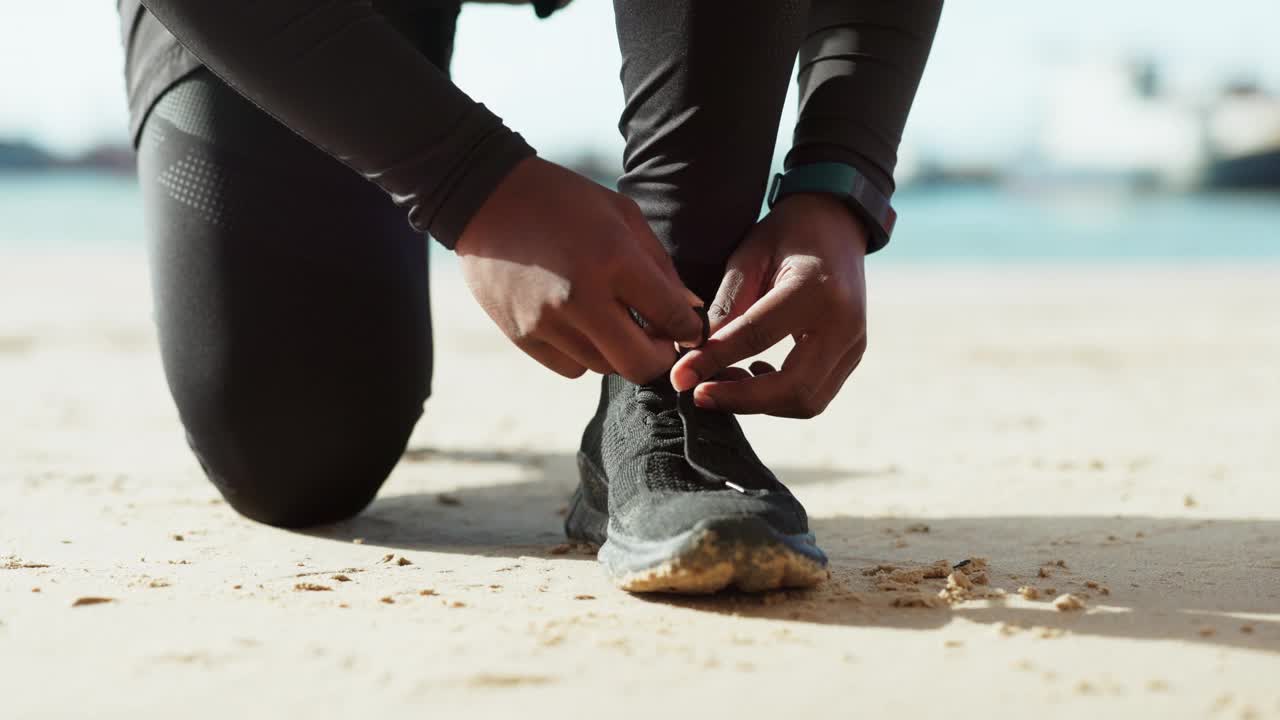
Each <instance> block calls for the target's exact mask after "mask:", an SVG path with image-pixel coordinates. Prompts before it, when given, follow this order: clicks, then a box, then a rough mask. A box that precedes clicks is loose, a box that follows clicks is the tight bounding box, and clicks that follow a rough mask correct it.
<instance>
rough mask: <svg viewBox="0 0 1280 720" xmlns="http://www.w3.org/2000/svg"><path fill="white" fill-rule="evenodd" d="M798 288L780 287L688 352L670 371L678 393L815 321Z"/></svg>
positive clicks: (791, 286)
mask: <svg viewBox="0 0 1280 720" xmlns="http://www.w3.org/2000/svg"><path fill="white" fill-rule="evenodd" d="M799 288H800V286H799V285H779V286H776V287H774V288H773V289H772V290H770V291H769V292H767V293H765V295H764V297H762V298H760V300H759V301H757V302H756V303H755V304H753V305H752V306H751V307H750V308H748V309H747V311H746V312H744V313H742V315H740V316H739V317H737V318H736V319H734V320H733V321H732V322H730V323H729V324H728V325H725V326H724V327H722V328H720V330H719V331H718V332H717V333H716V334H715V335H713V336H711V339H710V340H708V341H707V344H706V345H704V346H702V347H701V348H700V349H698V350H693V351H691V352H688V353H686V354H685V355H684V356H683V357H681V358H680V360H679V361H678V362H677V363H676V366H675V367H674V368H672V370H671V382H672V384H673V385H675V388H676V390H682V391H683V390H688V389H689V388H691V387H693V386H695V385H697V384H698V383H699V382H701V381H703V380H705V379H707V378H709V377H711V376H713V375H715V374H716V373H718V372H720V371H721V370H723V369H724V368H727V367H729V366H730V365H732V364H734V363H736V362H738V361H739V360H744V359H746V358H749V357H752V356H755V355H759V354H760V353H762V352H764V351H766V350H768V349H769V348H771V347H773V346H774V345H776V344H777V343H778V342H779V341H780V340H782V339H783V338H785V337H787V336H788V335H791V334H792V333H794V332H796V331H797V328H799V327H802V326H803V325H805V324H807V323H809V322H811V321H812V318H810V317H807V314H808V313H806V308H805V307H804V303H802V302H801V301H800V296H799V294H798V290H799Z"/></svg>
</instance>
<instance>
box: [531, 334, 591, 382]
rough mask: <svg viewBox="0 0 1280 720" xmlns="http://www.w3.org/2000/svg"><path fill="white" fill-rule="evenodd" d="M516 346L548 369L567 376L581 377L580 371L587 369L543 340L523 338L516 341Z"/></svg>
mask: <svg viewBox="0 0 1280 720" xmlns="http://www.w3.org/2000/svg"><path fill="white" fill-rule="evenodd" d="M516 347H518V348H520V349H521V350H523V351H524V352H525V354H526V355H528V356H529V357H531V358H533V359H534V360H537V361H538V362H540V363H542V365H543V366H544V367H546V368H547V369H548V370H551V371H552V372H555V373H558V374H560V375H563V376H565V377H567V378H570V379H572V378H577V377H582V373H584V372H586V371H587V368H586V367H584V366H583V365H582V364H580V363H578V362H575V361H573V360H572V359H570V358H569V357H568V356H567V355H565V354H564V353H562V352H560V351H559V350H557V349H555V348H553V347H551V346H550V345H548V344H546V343H544V342H540V341H538V340H524V341H521V342H518V343H516Z"/></svg>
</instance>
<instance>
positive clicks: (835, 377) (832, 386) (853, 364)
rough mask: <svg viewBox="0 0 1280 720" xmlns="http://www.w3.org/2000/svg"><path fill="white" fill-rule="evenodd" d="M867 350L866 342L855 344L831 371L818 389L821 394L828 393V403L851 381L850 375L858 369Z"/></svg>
mask: <svg viewBox="0 0 1280 720" xmlns="http://www.w3.org/2000/svg"><path fill="white" fill-rule="evenodd" d="M865 351H866V344H865V343H862V344H859V345H855V346H854V347H852V348H850V349H849V352H847V353H845V355H844V357H843V358H841V359H840V362H838V363H836V367H835V369H834V370H832V371H831V374H830V375H828V376H827V379H826V381H825V382H824V383H823V385H822V387H821V388H819V389H818V394H819V395H826V396H827V397H828V398H829V399H828V403H829V402H830V401H831V400H834V399H835V397H836V395H839V394H840V390H841V389H842V388H843V387H844V385H845V383H846V382H848V381H849V376H850V375H852V374H853V371H854V370H857V369H858V365H860V364H861V363H862V355H863V353H864V352H865Z"/></svg>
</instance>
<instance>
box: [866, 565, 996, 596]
mask: <svg viewBox="0 0 1280 720" xmlns="http://www.w3.org/2000/svg"><path fill="white" fill-rule="evenodd" d="M989 573H990V569H989V561H988V560H987V559H986V558H969V559H967V560H964V561H961V562H959V563H957V564H956V565H954V566H952V565H951V564H950V563H948V562H947V561H946V560H935V561H934V562H932V563H930V564H928V565H917V566H908V567H900V566H897V565H890V564H879V565H874V566H872V567H869V568H866V569H864V570H863V571H862V574H863V576H865V577H872V578H874V579H875V585H876V588H877V589H878V590H880V591H882V592H886V593H892V594H893V596H892V598H891V599H890V601H889V604H890V606H891V607H898V608H936V607H942V606H944V605H951V604H955V603H960V602H964V601H966V600H979V599H985V598H992V597H1003V596H1004V594H1005V593H1004V591H1003V590H1000V589H990V588H987V587H986V586H987V585H989V584H990V574H989ZM929 580H935V581H936V580H946V583H945V584H944V585H943V586H942V587H940V588H938V587H937V586H936V585H932V584H926V581H929ZM934 588H937V589H936V590H935V589H934Z"/></svg>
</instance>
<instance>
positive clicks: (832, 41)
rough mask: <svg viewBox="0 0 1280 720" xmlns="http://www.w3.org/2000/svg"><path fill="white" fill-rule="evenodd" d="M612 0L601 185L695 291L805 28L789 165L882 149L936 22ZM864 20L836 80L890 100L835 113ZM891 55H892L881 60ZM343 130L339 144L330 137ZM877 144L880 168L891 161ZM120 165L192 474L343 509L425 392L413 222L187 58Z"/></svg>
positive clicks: (421, 279) (764, 162) (448, 24)
mask: <svg viewBox="0 0 1280 720" xmlns="http://www.w3.org/2000/svg"><path fill="white" fill-rule="evenodd" d="M615 4H616V8H617V11H618V23H617V24H618V28H617V29H618V35H619V38H620V42H621V46H622V52H623V58H624V63H623V73H622V81H623V86H624V90H625V92H626V96H627V107H626V110H625V112H624V116H623V120H622V123H621V127H622V130H623V134H624V135H625V136H626V139H627V154H626V159H625V169H626V174H625V175H624V176H623V178H622V179H621V181H620V187H621V189H622V190H623V191H624V192H626V193H628V194H629V195H631V196H632V197H633V198H635V199H636V201H637V202H638V203H639V204H640V206H641V208H642V209H643V210H644V212H645V215H646V217H647V218H648V220H649V222H650V223H651V224H652V225H653V227H654V230H655V232H656V233H657V234H658V237H659V238H660V239H661V240H662V241H663V243H664V244H665V245H666V246H667V248H668V249H669V250H670V251H671V252H672V254H673V256H674V258H675V260H676V265H677V268H678V269H679V270H680V273H681V275H682V276H683V277H684V279H685V281H686V283H688V284H689V285H690V287H692V288H693V289H694V290H695V291H697V292H698V293H699V294H700V295H702V296H703V297H707V298H709V297H710V296H711V294H713V292H714V289H715V286H716V283H717V282H718V281H719V278H720V274H721V272H722V269H723V264H724V262H725V260H726V259H727V258H728V255H729V253H730V252H732V250H733V248H734V247H735V246H736V244H737V243H738V242H739V241H740V240H741V238H742V236H743V234H744V233H745V232H746V231H747V230H748V229H749V228H750V227H751V225H752V223H753V222H754V221H755V220H756V218H757V215H758V212H759V209H760V206H761V200H762V196H763V194H764V190H765V184H766V180H767V174H768V169H769V163H770V159H771V156H772V153H773V145H774V139H775V137H776V133H777V127H778V121H779V116H780V114H781V109H782V105H783V100H784V97H785V94H786V91H787V87H788V76H789V73H790V69H791V67H792V62H793V58H794V57H795V55H796V52H797V50H798V49H800V48H801V46H802V44H804V41H805V39H806V37H808V38H810V39H811V40H812V43H811V44H812V45H813V47H814V48H815V49H814V50H812V51H811V54H812V57H810V58H809V59H808V60H807V61H806V58H805V55H804V53H802V63H804V62H809V63H811V66H810V69H812V68H817V69H819V70H821V72H816V71H814V72H810V71H809V70H806V68H804V67H802V69H801V79H802V85H804V93H805V103H806V104H807V105H808V106H809V107H810V108H817V109H818V110H822V112H818V113H815V112H809V113H808V114H807V115H806V116H805V117H808V118H810V119H811V120H812V121H813V122H815V123H819V124H821V123H824V122H825V123H826V125H827V128H828V131H827V132H825V133H818V134H817V135H816V137H819V138H826V139H825V140H822V141H821V142H818V141H813V140H812V138H811V139H810V140H809V141H805V142H800V141H799V140H798V143H797V145H796V148H795V149H793V152H792V154H793V155H797V154H799V155H800V158H799V160H800V161H802V162H804V161H812V160H813V159H821V158H823V157H843V156H842V155H841V152H842V151H841V149H840V147H838V146H832V145H831V143H832V142H834V140H832V139H831V138H835V137H839V136H840V135H841V133H846V132H847V133H854V134H856V133H863V132H867V133H871V134H872V135H875V136H876V137H880V136H886V137H887V139H886V142H889V141H891V143H890V144H891V145H893V146H894V147H895V148H896V134H897V133H900V132H901V122H902V121H904V120H905V115H906V108H907V107H909V105H910V97H911V95H912V93H913V92H914V88H915V82H916V81H917V80H918V78H919V71H920V69H921V68H922V66H923V56H922V54H921V53H927V49H928V42H927V40H928V38H929V37H931V35H932V23H933V22H936V13H934V14H933V15H932V16H928V17H925V18H924V20H915V21H913V22H916V23H918V24H922V25H923V26H924V27H925V29H926V30H927V32H926V33H925V34H924V36H923V37H924V40H923V41H915V43H914V44H909V43H908V45H909V49H908V50H904V49H902V47H907V45H903V46H901V47H900V46H899V45H894V44H893V43H891V42H889V40H891V39H892V38H893V37H899V36H902V37H906V36H905V35H903V32H904V31H902V30H898V29H893V28H891V27H888V26H886V25H883V24H879V23H878V22H876V18H875V17H872V16H870V15H868V17H867V18H863V20H865V21H866V22H867V23H868V25H867V26H866V27H865V28H864V30H863V31H862V32H861V34H858V33H855V34H852V35H847V36H840V35H839V34H840V33H842V32H844V31H845V26H844V25H841V23H846V22H847V21H850V18H845V17H843V16H839V17H835V18H834V19H833V18H829V17H825V16H822V15H821V14H817V15H815V17H816V18H817V20H819V21H821V22H820V24H819V25H818V26H817V27H816V28H814V29H811V30H810V31H808V35H806V23H809V22H812V21H813V19H814V18H811V17H810V13H809V8H808V3H807V2H805V1H803V0H760V1H759V2H750V3H742V4H735V13H734V14H733V16H732V22H731V24H732V26H733V31H732V32H725V31H724V28H723V27H721V28H719V29H717V27H716V26H717V24H720V25H722V24H723V21H724V19H725V18H724V16H723V15H721V14H719V13H711V12H706V13H704V12H701V11H695V8H701V7H703V6H702V5H701V4H700V3H695V2H689V3H671V2H669V0H616V3H615ZM927 4H928V5H933V0H928V2H927ZM865 5H866V3H862V4H861V5H860V6H859V7H863V6H865ZM851 7H852V6H851ZM858 12H862V13H863V14H867V13H868V12H869V11H865V10H859V11H858ZM455 13H456V9H455V10H454V11H451V12H444V13H442V14H441V15H440V16H439V17H440V26H439V27H438V28H437V30H438V32H424V33H421V35H420V36H419V37H416V38H415V41H416V42H415V45H416V47H417V48H418V50H419V52H421V53H423V54H424V55H425V56H426V57H428V58H429V59H430V60H431V61H432V63H434V64H435V65H436V66H437V67H440V68H447V65H448V60H449V54H450V50H451V47H452V36H453V33H452V29H453V27H452V26H453V20H454V16H455ZM873 14H874V13H872V15H873ZM925 15H928V14H927V13H925ZM886 28H888V29H886ZM877 32H880V33H884V34H886V35H885V37H883V38H881V40H882V41H883V42H882V43H881V44H882V48H881V50H880V51H878V53H879V57H880V59H879V60H878V61H876V60H873V61H870V62H869V63H868V64H867V65H866V67H865V68H863V70H862V71H861V72H860V73H859V74H857V77H859V78H861V79H860V80H858V82H860V83H862V84H863V85H866V86H867V87H869V88H870V87H872V85H875V84H876V83H879V84H880V85H884V86H885V87H889V88H890V89H891V90H893V92H894V93H898V94H902V93H899V92H898V91H897V90H896V85H893V83H894V82H897V83H901V84H902V85H903V86H904V87H905V90H904V91H903V92H905V98H898V99H897V104H896V105H894V106H893V107H892V108H891V110H892V112H888V115H891V116H894V117H897V118H898V119H897V120H884V121H883V125H884V126H883V127H869V128H868V127H863V124H860V123H858V122H852V123H851V124H850V123H848V122H844V121H841V120H840V119H839V118H840V113H839V112H837V111H841V112H845V111H847V108H848V106H849V105H850V103H849V101H848V98H847V97H845V94H847V93H849V92H853V91H854V90H856V87H845V88H844V89H843V91H841V92H843V93H844V94H840V95H838V102H837V101H836V100H833V99H824V96H823V94H822V93H823V92H824V88H828V89H831V91H832V92H836V91H838V90H839V89H840V86H841V83H842V81H843V80H844V79H845V78H846V77H847V78H852V77H854V76H855V75H854V73H853V69H852V67H849V68H844V65H848V64H850V63H852V62H853V61H852V60H851V59H850V58H851V57H853V56H852V55H850V53H851V52H853V51H854V50H859V51H860V52H863V53H864V54H871V55H875V54H876V53H872V52H871V50H873V49H874V48H872V47H871V45H875V43H871V44H870V45H868V38H872V39H874V38H876V37H877V35H876V33H877ZM833 33H834V35H833ZM695 38H696V39H697V41H696V42H695V41H694V40H695ZM842 38H843V39H842ZM841 43H846V44H848V45H849V47H848V48H847V52H846V51H845V50H840V48H841V47H843V46H842V45H841ZM859 43H861V44H862V45H861V46H859V45H858V44H859ZM922 43H923V45H922ZM833 48H834V49H833ZM895 48H896V49H895ZM895 53H897V56H896V57H898V60H900V61H901V62H900V64H901V65H905V67H900V66H899V64H895V62H893V61H890V60H889V59H886V58H893V57H895ZM814 58H827V59H826V60H822V61H821V62H818V61H817V60H814ZM350 62H351V63H359V62H360V58H359V57H352V58H350ZM822 63H826V64H827V65H830V68H827V69H823V68H825V67H826V66H824V65H822ZM877 73H880V74H877ZM895 73H896V75H895ZM904 74H905V76H903V77H899V76H900V75H904ZM894 78H897V79H896V80H895V79H894ZM869 83H870V85H869ZM833 84H834V85H833ZM405 92H412V90H411V89H406V90H405ZM868 92H869V93H870V90H868ZM832 97H833V98H837V96H835V95H833V96H832ZM338 102H340V101H338ZM886 102H888V101H886ZM823 108H826V110H823ZM842 108H843V109H844V110H841V109H842ZM881 110H883V108H881ZM298 112H300V113H302V112H304V111H303V110H298ZM886 112H887V111H886ZM304 114H305V113H304ZM883 115H885V112H881V113H879V114H876V113H870V114H869V115H868V117H871V118H881V117H882V116H883ZM366 116H367V119H366V122H372V123H375V124H376V123H377V122H380V121H381V118H379V117H378V116H377V115H376V114H367V113H366ZM366 116H360V117H366ZM804 122H805V120H804V117H802V123H801V125H802V126H803V125H804ZM895 123H896V124H895ZM846 127H847V128H848V129H847V130H846V129H845V128H846ZM368 130H369V132H373V133H376V132H378V130H377V128H376V127H373V128H369V129H368ZM802 130H803V127H802V128H799V129H798V131H797V132H798V135H799V134H801V131H802ZM348 140H350V141H351V143H352V144H356V145H358V144H359V143H358V142H356V141H355V140H353V139H351V138H337V139H336V140H335V142H338V141H342V142H346V141H348ZM850 152H852V151H850ZM889 155H890V157H889V158H888V160H887V161H886V162H888V163H889V167H888V168H887V169H885V170H883V171H882V173H887V172H889V171H891V170H892V167H891V165H892V163H891V160H892V157H891V155H892V153H891V152H890V153H889ZM845 159H847V160H848V161H849V162H855V161H856V162H862V161H865V160H866V158H865V157H863V156H861V155H857V154H856V153H854V154H851V155H849V156H848V157H847V158H845ZM877 167H878V166H877ZM357 169H361V168H357ZM868 172H869V173H871V174H872V175H873V176H874V175H875V172H873V171H870V170H868ZM139 175H140V178H141V183H142V188H143V201H144V208H145V213H146V216H147V224H148V232H149V234H150V236H151V241H150V244H151V248H150V255H151V263H152V274H153V286H154V294H155V306H156V318H157V323H158V325H159V334H160V344H161V352H162V355H163V360H164V367H165V373H166V376H167V378H168V381H169V386H170V389H171V391H172V393H173V397H174V400H175V401H176V403H177V406H178V411H179V414H180V416H181V419H182V422H183V425H184V426H185V427H186V430H187V437H188V441H189V443H190V445H191V447H192V448H193V450H194V451H195V454H196V456H197V457H198V458H199V460H200V463H201V465H202V466H203V467H204V469H205V471H206V473H207V474H208V475H209V477H210V479H212V480H213V482H214V483H215V484H216V485H217V487H218V489H219V490H220V491H221V492H222V493H223V495H224V496H225V497H226V498H227V501H228V502H229V503H230V504H231V505H232V506H233V507H235V508H236V509H237V510H238V511H240V512H241V513H243V514H244V515H246V516H248V517H250V518H253V519H256V520H260V521H262V522H266V523H270V524H273V525H281V526H288V527H298V526H305V525H313V524H318V523H324V522H332V521H336V520H339V519H342V518H346V517H349V516H351V515H354V514H355V513H357V512H359V511H360V510H361V509H363V508H364V507H365V505H367V504H368V503H369V501H370V500H372V498H373V496H374V495H375V494H376V492H377V490H378V488H379V486H380V485H381V484H382V482H383V480H384V479H385V478H386V476H387V474H388V473H389V472H390V470H391V468H392V467H393V466H394V465H395V464H396V462H397V460H398V458H399V456H400V454H401V453H402V452H403V450H404V446H405V443H406V442H407V440H408V437H409V434H410V432H411V431H412V429H413V426H414V424H415V423H416V421H417V419H418V417H419V416H420V415H421V410H422V404H423V402H424V401H425V400H426V398H427V396H428V394H429V390H430V381H431V331H430V316H429V310H428V305H427V252H426V240H425V239H424V237H423V236H422V235H421V234H419V233H417V232H414V231H413V230H412V229H411V228H410V227H409V226H407V225H406V224H405V221H404V211H403V210H400V209H398V208H396V207H395V206H394V205H393V204H392V202H391V200H390V199H389V197H388V195H387V194H386V192H384V190H385V188H379V187H377V186H376V185H374V184H372V183H370V182H368V181H367V180H366V179H365V178H362V177H361V176H360V175H359V174H357V173H356V172H353V171H352V169H349V168H348V167H347V166H345V165H343V164H342V163H340V162H338V161H337V160H335V159H333V158H331V157H330V156H329V155H327V154H326V153H325V152H323V151H321V150H320V149H318V148H317V147H315V146H314V145H312V144H310V143H308V142H307V141H305V140H303V139H301V138H300V137H299V136H298V135H295V134H294V133H293V132H292V131H290V130H289V129H287V128H285V127H284V126H283V125H281V124H280V123H279V122H277V121H276V120H275V119H273V118H272V117H270V116H268V115H267V114H266V113H264V112H263V111H262V110H260V109H259V108H258V107H257V106H255V105H253V104H251V103H250V102H248V101H246V100H245V99H243V98H242V97H241V96H240V95H239V94H238V93H237V92H236V91H235V90H232V89H231V88H230V87H229V86H227V85H226V84H224V82H223V81H222V80H220V79H218V78H217V77H215V76H214V75H213V74H211V73H210V72H208V71H207V70H197V71H196V72H194V73H193V74H191V75H189V76H188V77H186V78H185V79H183V80H182V81H180V82H179V83H177V84H176V85H174V86H173V87H172V88H170V89H169V90H168V91H167V92H166V93H165V94H164V95H163V96H162V97H161V98H160V100H159V101H158V102H157V103H156V105H155V107H154V109H153V110H152V111H151V113H150V115H148V116H147V120H146V122H145V124H144V125H143V128H142V132H141V136H140V145H139ZM886 177H887V175H886ZM882 182H885V180H883V179H882ZM529 371H530V372H536V371H537V370H535V369H534V367H533V366H532V365H530V368H529ZM583 410H584V413H585V412H587V411H588V408H584V409H583ZM585 420H586V418H585V417H584V421H585Z"/></svg>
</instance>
